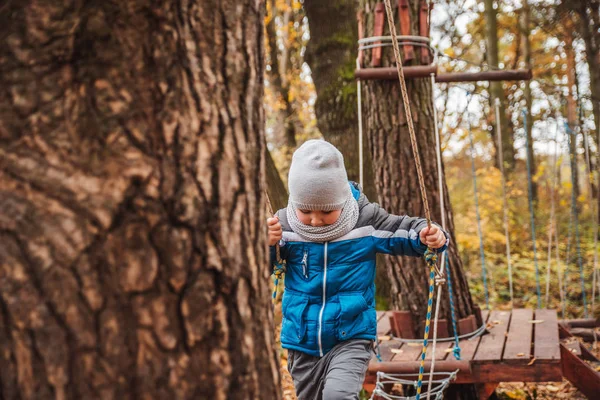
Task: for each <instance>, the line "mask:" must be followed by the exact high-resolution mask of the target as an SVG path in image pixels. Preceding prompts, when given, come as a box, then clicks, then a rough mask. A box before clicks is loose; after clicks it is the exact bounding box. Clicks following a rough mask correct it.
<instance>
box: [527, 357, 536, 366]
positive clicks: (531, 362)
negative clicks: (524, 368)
mask: <svg viewBox="0 0 600 400" xmlns="http://www.w3.org/2000/svg"><path fill="white" fill-rule="evenodd" d="M534 362H535V357H534V358H532V359H531V361H529V362H528V363H527V365H533V363H534Z"/></svg>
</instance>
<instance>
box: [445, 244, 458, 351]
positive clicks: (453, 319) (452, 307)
mask: <svg viewBox="0 0 600 400" xmlns="http://www.w3.org/2000/svg"><path fill="white" fill-rule="evenodd" d="M449 258H450V257H448V253H446V276H447V277H448V296H449V297H450V314H451V315H452V329H453V330H454V350H453V353H454V358H456V359H457V360H459V361H460V346H459V345H458V329H456V313H455V310H454V292H453V290H452V275H451V274H450V261H449Z"/></svg>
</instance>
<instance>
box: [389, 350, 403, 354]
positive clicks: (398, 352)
mask: <svg viewBox="0 0 600 400" xmlns="http://www.w3.org/2000/svg"><path fill="white" fill-rule="evenodd" d="M403 351H404V350H402V349H392V353H394V354H400V353H402V352H403Z"/></svg>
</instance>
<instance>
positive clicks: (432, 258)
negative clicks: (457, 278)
mask: <svg viewBox="0 0 600 400" xmlns="http://www.w3.org/2000/svg"><path fill="white" fill-rule="evenodd" d="M385 10H386V15H387V22H388V28H389V31H390V36H392V38H394V39H395V40H392V44H393V48H394V57H395V60H396V70H397V72H398V80H399V82H400V91H401V92H402V101H403V104H404V113H405V114H406V121H407V123H408V131H409V133H410V143H411V146H412V152H413V156H414V158H415V166H416V169H417V176H418V178H419V189H420V191H421V199H422V201H423V208H424V211H425V218H426V219H427V226H428V227H429V228H431V214H430V212H429V202H428V200H427V192H426V190H425V180H424V178H423V169H422V168H421V157H420V155H419V149H418V147H417V138H416V134H415V128H414V124H413V119H412V112H411V109H410V100H409V98H408V90H407V88H406V81H405V79H404V70H403V67H402V57H401V56H400V48H399V46H398V40H397V35H396V26H395V24H394V14H393V12H392V5H391V3H390V0H385ZM425 261H426V262H427V265H428V266H429V298H428V300H427V320H426V322H425V333H424V335H423V351H422V353H421V366H420V368H419V381H418V386H417V397H416V400H420V398H421V386H422V383H423V372H424V370H425V355H426V353H427V339H428V337H429V325H430V324H431V306H432V303H433V285H434V283H435V270H436V262H437V254H436V253H435V252H434V251H432V250H431V249H427V251H426V252H425ZM442 274H443V270H442ZM436 320H437V314H436Z"/></svg>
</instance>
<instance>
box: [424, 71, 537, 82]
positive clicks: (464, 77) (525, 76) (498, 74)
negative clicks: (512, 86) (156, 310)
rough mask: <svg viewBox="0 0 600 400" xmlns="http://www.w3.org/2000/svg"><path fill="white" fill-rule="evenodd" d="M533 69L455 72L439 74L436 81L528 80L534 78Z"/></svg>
mask: <svg viewBox="0 0 600 400" xmlns="http://www.w3.org/2000/svg"><path fill="white" fill-rule="evenodd" d="M532 76H533V75H532V73H531V70H526V69H516V70H502V71H485V72H454V73H450V74H439V75H438V76H436V78H435V81H436V82H479V81H489V82H492V81H528V80H530V79H531V78H532Z"/></svg>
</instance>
